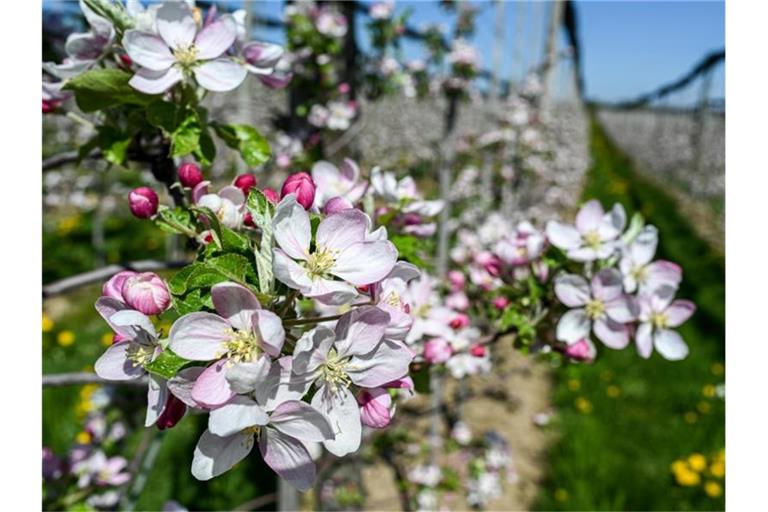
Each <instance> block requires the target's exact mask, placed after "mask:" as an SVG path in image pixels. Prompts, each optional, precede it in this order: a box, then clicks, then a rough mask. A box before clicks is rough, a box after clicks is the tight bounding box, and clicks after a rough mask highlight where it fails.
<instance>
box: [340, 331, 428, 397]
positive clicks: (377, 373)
mask: <svg viewBox="0 0 768 512" xmlns="http://www.w3.org/2000/svg"><path fill="white" fill-rule="evenodd" d="M414 355H415V354H414V353H413V352H411V351H410V350H409V349H408V348H406V347H405V345H403V344H402V343H399V342H396V341H388V340H384V341H382V342H381V343H379V345H378V346H377V347H376V348H374V349H373V350H372V351H370V352H369V353H367V354H362V355H355V356H353V357H352V359H351V360H350V363H349V367H348V369H347V374H348V375H349V378H350V379H352V382H354V383H355V384H357V385H358V386H362V387H364V388H375V387H378V386H381V385H383V384H386V383H387V382H392V381H393V380H397V379H399V378H401V377H404V376H406V375H407V374H408V367H409V366H410V364H411V361H412V360H413V358H414Z"/></svg>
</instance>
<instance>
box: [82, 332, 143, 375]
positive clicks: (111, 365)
mask: <svg viewBox="0 0 768 512" xmlns="http://www.w3.org/2000/svg"><path fill="white" fill-rule="evenodd" d="M131 344H132V343H131V342H130V341H120V342H118V343H115V344H114V345H112V346H111V347H109V348H108V349H107V350H106V352H104V353H103V354H102V355H101V357H100V358H98V359H97V360H96V364H95V365H94V370H95V371H96V375H98V376H99V377H101V378H102V379H107V380H133V379H138V378H139V377H141V376H142V375H144V373H145V371H144V368H143V367H142V366H141V365H134V363H133V362H132V361H131V360H129V359H128V357H127V351H128V349H129V348H130V347H131Z"/></svg>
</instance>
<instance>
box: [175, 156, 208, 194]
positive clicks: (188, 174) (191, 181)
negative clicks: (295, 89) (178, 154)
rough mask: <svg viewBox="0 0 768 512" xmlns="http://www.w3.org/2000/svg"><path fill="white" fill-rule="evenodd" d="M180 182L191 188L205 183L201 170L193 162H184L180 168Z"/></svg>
mask: <svg viewBox="0 0 768 512" xmlns="http://www.w3.org/2000/svg"><path fill="white" fill-rule="evenodd" d="M178 174H179V181H180V182H181V184H182V185H184V186H185V187H189V188H195V187H196V186H197V184H198V183H200V182H201V181H203V173H202V172H200V168H199V167H198V166H197V165H195V164H194V163H192V162H184V163H183V164H181V165H180V166H179V170H178Z"/></svg>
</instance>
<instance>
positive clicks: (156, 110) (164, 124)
mask: <svg viewBox="0 0 768 512" xmlns="http://www.w3.org/2000/svg"><path fill="white" fill-rule="evenodd" d="M180 114H181V112H180V110H179V108H178V107H177V106H176V105H175V104H173V103H170V102H167V101H162V100H158V101H153V102H152V103H151V104H150V105H149V107H147V121H148V122H149V124H151V125H152V126H156V127H157V128H162V129H163V130H164V131H165V132H166V133H168V134H171V133H173V132H175V131H176V128H178V126H179V123H180V121H181V116H180Z"/></svg>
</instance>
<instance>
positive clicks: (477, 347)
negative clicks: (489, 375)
mask: <svg viewBox="0 0 768 512" xmlns="http://www.w3.org/2000/svg"><path fill="white" fill-rule="evenodd" d="M469 353H470V354H472V355H473V356H475V357H485V345H481V344H479V343H475V344H474V345H472V347H471V348H470V349H469Z"/></svg>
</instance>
